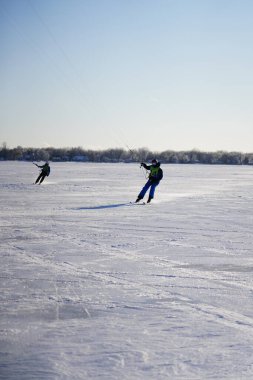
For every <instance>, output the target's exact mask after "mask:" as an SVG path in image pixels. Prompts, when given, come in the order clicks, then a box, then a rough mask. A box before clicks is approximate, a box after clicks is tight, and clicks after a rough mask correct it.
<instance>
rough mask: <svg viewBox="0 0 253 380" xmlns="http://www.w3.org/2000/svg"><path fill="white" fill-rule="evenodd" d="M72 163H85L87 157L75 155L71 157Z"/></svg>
mask: <svg viewBox="0 0 253 380" xmlns="http://www.w3.org/2000/svg"><path fill="white" fill-rule="evenodd" d="M72 161H76V162H87V161H88V157H87V156H82V155H77V156H74V157H72Z"/></svg>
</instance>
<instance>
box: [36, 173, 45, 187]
mask: <svg viewBox="0 0 253 380" xmlns="http://www.w3.org/2000/svg"><path fill="white" fill-rule="evenodd" d="M46 176H47V175H46V174H45V173H43V172H41V173H40V175H39V176H38V178H37V179H36V181H35V183H38V182H39V185H40V184H41V183H42V182H43V181H44V179H45V177H46Z"/></svg>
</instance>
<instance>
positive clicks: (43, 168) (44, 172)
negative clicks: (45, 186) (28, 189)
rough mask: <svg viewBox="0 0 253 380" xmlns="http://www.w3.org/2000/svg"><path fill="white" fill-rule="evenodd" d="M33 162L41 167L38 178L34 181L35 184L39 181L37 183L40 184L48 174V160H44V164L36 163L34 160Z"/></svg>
mask: <svg viewBox="0 0 253 380" xmlns="http://www.w3.org/2000/svg"><path fill="white" fill-rule="evenodd" d="M33 164H34V165H36V166H37V167H38V168H41V172H40V175H39V176H38V178H37V179H36V181H35V184H36V183H39V185H40V184H41V183H42V182H43V181H44V179H45V177H48V176H49V174H50V166H49V163H48V162H46V163H45V164H44V165H37V164H35V163H34V162H33Z"/></svg>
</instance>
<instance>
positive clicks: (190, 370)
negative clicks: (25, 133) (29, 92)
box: [0, 162, 253, 380]
mask: <svg viewBox="0 0 253 380" xmlns="http://www.w3.org/2000/svg"><path fill="white" fill-rule="evenodd" d="M162 168H163V170H164V179H163V180H162V182H161V183H160V185H159V186H158V188H157V191H156V199H155V200H154V202H153V203H152V204H150V205H144V206H143V205H130V204H129V201H133V200H135V198H136V195H137V194H138V192H139V190H140V189H141V187H142V186H143V185H144V183H145V177H144V173H143V171H142V170H141V169H140V168H139V167H138V165H136V164H91V163H87V164H86V163H85V164H82V163H77V164H76V163H52V164H51V170H52V173H51V175H50V177H48V178H46V179H45V182H44V183H43V184H42V185H40V186H39V185H33V184H32V183H33V182H34V180H35V178H36V176H37V174H38V172H37V169H36V168H35V167H34V166H33V165H32V164H30V163H23V162H1V163H0V189H1V200H0V202H1V222H0V225H1V249H0V254H1V267H2V271H1V277H0V281H1V295H0V297H1V322H0V323H1V325H0V333H1V344H0V378H2V379H20V380H29V379H39V380H40V379H95V380H97V379H103V380H104V379H106V380H107V379H108V380H109V379H110V380H114V379H115V380H118V379H122V380H132V379H135V380H136V379H138V380H142V379H143V380H144V379H145V380H146V379H148V380H149V379H154V380H160V379H161V380H163V379H201V380H202V379H252V378H253V361H252V357H253V349H252V347H253V308H252V295H253V292H252V285H253V280H252V272H253V258H252V227H253V216H252V215H253V209H252V208H253V206H252V193H253V184H252V168H251V167H237V166H201V165H185V166H184V165H163V166H162Z"/></svg>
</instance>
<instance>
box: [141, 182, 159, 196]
mask: <svg viewBox="0 0 253 380" xmlns="http://www.w3.org/2000/svg"><path fill="white" fill-rule="evenodd" d="M157 185H159V181H156V182H153V181H150V179H149V180H148V182H147V183H146V184H145V186H144V187H143V189H142V190H141V192H140V194H139V195H138V198H140V199H143V198H144V196H145V194H146V192H147V191H148V189H149V188H150V191H149V197H150V198H152V199H153V198H154V195H155V189H156V186H157Z"/></svg>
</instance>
